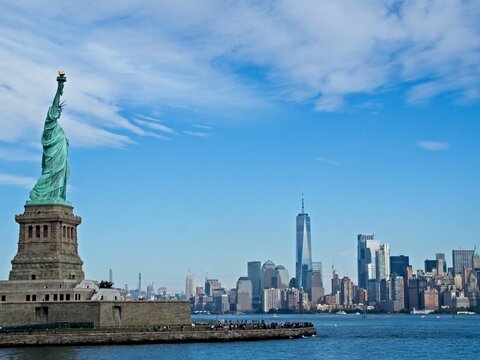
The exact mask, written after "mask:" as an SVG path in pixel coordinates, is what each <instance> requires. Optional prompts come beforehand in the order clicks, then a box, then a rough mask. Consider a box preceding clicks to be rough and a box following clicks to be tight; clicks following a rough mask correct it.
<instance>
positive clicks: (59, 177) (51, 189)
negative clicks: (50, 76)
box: [27, 71, 70, 205]
mask: <svg viewBox="0 0 480 360" xmlns="http://www.w3.org/2000/svg"><path fill="white" fill-rule="evenodd" d="M65 81H67V78H66V77H65V72H64V71H59V72H58V77H57V82H58V85H57V92H56V93H55V97H54V98H53V103H52V106H50V108H49V109H48V113H47V118H46V119H45V126H44V128H43V134H42V146H43V156H42V175H41V176H40V178H39V179H38V181H37V184H36V185H35V187H34V188H33V190H32V191H31V192H30V201H28V202H27V204H67V205H68V204H69V203H68V202H67V201H66V193H67V179H68V176H69V175H70V168H69V163H68V140H67V138H66V137H65V134H64V132H63V129H62V127H61V126H60V125H59V124H58V119H60V115H61V114H62V106H63V104H62V103H60V97H61V96H62V95H63V87H64V85H65Z"/></svg>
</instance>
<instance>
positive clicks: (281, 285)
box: [274, 265, 290, 289]
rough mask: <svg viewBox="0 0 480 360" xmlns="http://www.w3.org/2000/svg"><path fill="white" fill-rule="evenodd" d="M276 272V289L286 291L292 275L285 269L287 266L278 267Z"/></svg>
mask: <svg viewBox="0 0 480 360" xmlns="http://www.w3.org/2000/svg"><path fill="white" fill-rule="evenodd" d="M275 272H276V273H277V276H276V280H277V281H276V284H275V286H274V287H275V288H277V289H286V288H288V285H289V281H290V275H289V274H288V270H287V269H285V266H283V265H278V266H277V267H276V268H275Z"/></svg>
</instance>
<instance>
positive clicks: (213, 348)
mask: <svg viewBox="0 0 480 360" xmlns="http://www.w3.org/2000/svg"><path fill="white" fill-rule="evenodd" d="M193 319H194V321H217V320H222V319H224V320H226V321H251V320H262V319H263V320H264V321H266V322H279V323H280V322H290V321H292V322H293V321H309V322H312V323H313V324H314V325H315V327H316V328H317V332H318V335H317V336H316V337H311V338H310V337H309V338H304V339H291V340H274V341H256V342H232V343H192V344H159V345H116V346H59V347H30V348H4V349H0V359H33V360H40V359H42V360H43V359H48V360H56V359H59V360H60V359H62V360H63V359H73V360H83V359H96V360H107V359H142V360H147V359H176V360H181V359H195V360H207V359H208V360H212V359H248V360H253V359H298V360H300V359H302V360H304V359H319V360H320V359H363V360H366V359H435V360H437V359H442V360H444V359H480V316H478V315H456V316H452V315H425V316H421V315H397V314H395V315H367V316H366V317H364V316H363V315H333V314H332V315H298V314H295V315H293V314H292V315H281V314H279V315H263V316H262V315H218V316H216V315H195V316H193Z"/></svg>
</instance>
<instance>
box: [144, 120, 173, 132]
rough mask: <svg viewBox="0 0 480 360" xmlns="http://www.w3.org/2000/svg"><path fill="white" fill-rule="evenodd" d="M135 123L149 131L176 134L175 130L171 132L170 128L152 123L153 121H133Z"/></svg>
mask: <svg viewBox="0 0 480 360" xmlns="http://www.w3.org/2000/svg"><path fill="white" fill-rule="evenodd" d="M135 122H136V123H138V124H140V125H144V126H146V127H148V128H150V129H154V130H158V131H161V132H164V133H167V134H172V135H174V134H176V132H175V130H173V129H172V128H171V127H168V126H166V125H164V124H160V123H159V122H153V121H146V120H140V119H135Z"/></svg>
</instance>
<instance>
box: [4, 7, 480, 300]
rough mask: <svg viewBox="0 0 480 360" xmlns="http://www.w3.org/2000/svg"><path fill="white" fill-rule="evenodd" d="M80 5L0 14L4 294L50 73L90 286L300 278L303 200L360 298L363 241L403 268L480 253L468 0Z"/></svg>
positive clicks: (479, 100)
mask: <svg viewBox="0 0 480 360" xmlns="http://www.w3.org/2000/svg"><path fill="white" fill-rule="evenodd" d="M91 5H92V6H93V3H92V4H91ZM90 8H91V6H87V5H85V4H83V5H77V4H58V3H54V2H52V3H50V4H41V5H39V4H38V5H37V4H31V3H30V2H4V3H2V4H1V5H0V9H1V10H2V14H4V19H3V20H2V21H1V22H0V30H1V31H2V34H3V39H2V40H1V41H0V54H1V55H2V57H1V58H2V60H1V61H0V69H1V72H0V73H1V74H2V75H1V76H0V104H1V106H2V109H3V115H2V117H1V118H0V199H1V201H0V229H1V238H0V240H1V241H0V278H1V279H6V278H7V277H8V271H9V269H10V260H11V259H12V258H13V256H14V255H15V249H16V245H17V244H16V242H17V236H18V225H17V224H16V223H15V220H14V215H15V214H19V213H21V212H22V211H23V205H24V203H25V201H26V200H27V199H28V193H29V191H30V190H31V188H32V186H33V185H34V182H35V179H36V178H38V175H39V174H40V162H41V149H40V148H39V147H38V140H39V139H40V137H41V129H42V124H43V122H44V117H45V108H46V107H45V106H46V105H48V104H49V102H50V101H51V99H50V98H49V96H50V93H51V91H52V88H45V84H49V79H51V76H52V74H56V72H57V70H59V69H65V71H66V72H67V73H68V75H69V76H68V88H67V89H66V91H65V94H64V99H65V101H66V103H67V107H66V109H65V111H64V114H63V115H62V121H64V123H62V126H63V127H64V129H65V133H66V136H67V137H68V138H69V139H70V146H71V147H70V159H71V178H70V183H71V184H72V185H71V187H70V189H69V192H68V194H67V199H68V200H69V201H72V203H73V205H74V207H75V212H76V213H78V215H80V216H82V218H83V223H82V226H81V227H80V228H79V234H78V238H79V253H80V255H81V257H82V259H83V260H84V262H85V265H84V270H85V274H86V277H87V278H88V279H99V280H100V279H107V278H108V271H109V269H113V272H114V274H115V276H114V280H115V281H116V283H115V285H116V286H119V287H123V285H124V283H127V284H129V286H130V287H134V286H135V284H136V283H137V274H138V273H139V272H141V273H142V274H143V281H144V283H145V284H148V283H150V282H151V281H152V280H153V281H155V284H157V285H158V286H166V287H167V288H169V289H172V290H173V291H177V290H178V291H180V290H181V289H183V286H184V282H185V274H186V273H187V270H188V268H190V269H191V273H192V274H195V276H196V278H197V280H198V279H200V278H203V277H204V276H205V274H206V273H207V272H208V274H209V277H212V278H218V279H219V280H220V281H222V284H225V286H226V287H234V286H235V283H236V281H237V279H238V277H239V276H241V275H245V276H246V275H247V273H246V272H247V270H246V267H245V264H246V263H247V262H248V261H254V260H260V261H262V263H263V262H265V261H267V260H273V261H274V262H275V263H276V264H283V265H284V266H285V267H286V268H287V269H288V270H289V271H290V275H291V276H293V274H294V269H295V239H296V229H295V216H296V215H297V214H298V213H299V210H300V203H299V199H300V194H301V193H302V192H305V196H306V199H307V204H306V207H307V209H308V214H309V216H310V217H311V242H312V254H311V256H312V258H313V259H314V260H315V261H321V262H322V264H323V271H324V281H325V280H326V279H328V277H327V274H328V269H330V267H331V264H332V263H334V265H335V268H336V269H337V270H338V271H339V273H341V274H342V275H348V276H351V277H352V280H353V281H354V282H355V283H357V279H356V274H357V264H356V246H357V238H356V237H357V234H368V233H373V234H375V239H379V240H380V241H381V242H382V243H388V244H390V246H391V249H392V253H391V255H396V256H397V255H408V256H409V257H410V263H411V264H412V265H413V267H414V268H422V267H423V261H424V260H425V259H432V258H433V256H434V255H435V253H445V254H449V253H450V252H451V249H459V248H462V249H472V248H473V247H474V246H475V244H478V243H479V241H478V239H479V234H480V223H479V222H478V213H479V205H478V204H480V190H479V187H478V184H479V183H480V143H479V141H478V139H480V121H479V120H480V119H479V115H480V81H479V79H480V67H479V65H478V64H479V61H478V58H479V57H480V29H479V27H478V21H477V19H478V16H479V15H480V7H479V5H478V4H476V3H475V2H468V1H467V2H456V1H452V2H448V3H437V2H435V3H429V2H424V1H418V2H413V1H406V2H402V3H397V2H390V1H384V2H382V1H380V2H375V3H369V4H362V5H360V4H357V3H356V2H350V1H346V2H342V3H338V4H330V3H319V4H307V3H299V4H293V3H292V4H289V3H287V2H274V3H268V4H267V5H259V4H257V5H255V4H251V3H240V2H238V3H237V2H234V3H232V4H230V6H226V5H222V4H221V3H216V2H212V3H208V4H207V3H203V4H191V3H190V2H180V3H179V4H178V5H176V6H174V5H166V4H154V3H150V4H146V5H143V6H142V5H138V4H136V3H134V2H129V1H125V2H119V3H118V4H117V5H115V6H107V5H102V4H100V5H99V4H96V5H95V12H92V11H90ZM66 14H76V16H74V17H72V16H66ZM34 15H35V16H34ZM52 53H55V58H56V59H57V60H55V62H54V63H52V61H53V60H52V59H53V57H52V56H51V54H52ZM479 245H480V244H479ZM447 261H448V262H450V260H449V259H447ZM325 283H328V282H327V281H325Z"/></svg>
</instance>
